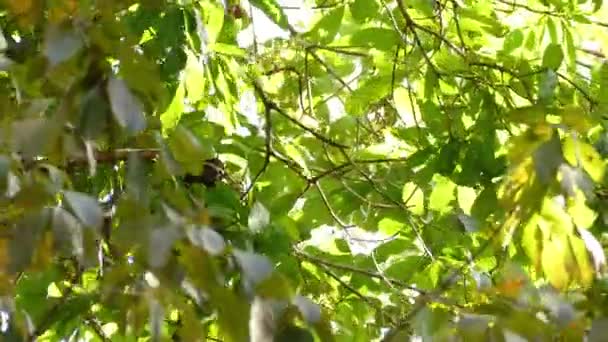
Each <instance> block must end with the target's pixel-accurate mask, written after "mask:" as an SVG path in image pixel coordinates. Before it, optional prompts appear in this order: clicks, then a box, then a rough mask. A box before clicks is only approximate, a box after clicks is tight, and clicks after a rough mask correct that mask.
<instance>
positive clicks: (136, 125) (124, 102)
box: [107, 77, 146, 134]
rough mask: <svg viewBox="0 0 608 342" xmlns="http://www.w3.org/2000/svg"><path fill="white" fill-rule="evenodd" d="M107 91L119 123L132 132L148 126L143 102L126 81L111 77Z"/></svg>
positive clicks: (137, 131)
mask: <svg viewBox="0 0 608 342" xmlns="http://www.w3.org/2000/svg"><path fill="white" fill-rule="evenodd" d="M107 91H108V96H109V98H110V106H111V108H112V112H113V113H114V118H115V119H116V122H118V124H119V125H121V126H122V127H123V128H125V129H126V130H127V132H129V133H132V134H134V133H139V132H140V131H142V130H143V129H145V128H146V118H145V116H144V112H143V107H142V104H141V102H140V101H139V99H138V98H137V97H135V95H133V94H132V93H131V90H129V87H128V86H127V84H126V83H125V81H123V80H122V79H119V78H116V77H111V78H110V79H109V80H108V86H107Z"/></svg>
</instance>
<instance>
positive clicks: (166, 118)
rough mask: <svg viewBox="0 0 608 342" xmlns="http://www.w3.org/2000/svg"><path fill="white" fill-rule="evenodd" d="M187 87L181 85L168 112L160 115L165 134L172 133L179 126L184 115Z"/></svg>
mask: <svg viewBox="0 0 608 342" xmlns="http://www.w3.org/2000/svg"><path fill="white" fill-rule="evenodd" d="M185 88H186V87H185V86H184V84H183V83H180V84H179V86H178V87H177V90H176V91H175V96H173V100H172V101H171V104H170V105H169V107H168V108H167V110H166V111H165V112H164V113H162V114H161V115H160V121H161V123H162V125H163V132H165V131H171V130H172V129H174V128H175V126H177V123H178V122H179V119H180V118H181V116H182V114H184V96H185V93H186V89H185Z"/></svg>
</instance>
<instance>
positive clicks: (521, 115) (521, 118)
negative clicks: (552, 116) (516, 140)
mask: <svg viewBox="0 0 608 342" xmlns="http://www.w3.org/2000/svg"><path fill="white" fill-rule="evenodd" d="M508 119H509V120H510V121H512V122H515V123H523V124H528V125H533V124H538V123H542V122H544V121H545V111H544V108H543V107H542V106H539V105H533V106H526V107H519V108H515V109H513V110H512V111H510V112H509V114H508Z"/></svg>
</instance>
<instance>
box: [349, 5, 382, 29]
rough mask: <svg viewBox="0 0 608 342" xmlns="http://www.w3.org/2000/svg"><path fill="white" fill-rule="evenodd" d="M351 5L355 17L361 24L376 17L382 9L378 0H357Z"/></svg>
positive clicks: (351, 11)
mask: <svg viewBox="0 0 608 342" xmlns="http://www.w3.org/2000/svg"><path fill="white" fill-rule="evenodd" d="M349 6H350V13H351V15H352V16H353V19H355V21H357V22H358V23H361V24H363V23H366V22H368V21H370V20H372V19H374V16H375V15H377V13H378V10H379V9H380V4H378V2H377V1H376V0H355V1H353V2H352V3H350V5H349Z"/></svg>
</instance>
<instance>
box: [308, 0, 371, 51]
mask: <svg viewBox="0 0 608 342" xmlns="http://www.w3.org/2000/svg"><path fill="white" fill-rule="evenodd" d="M370 2H373V1H370ZM343 16H344V6H338V7H336V8H335V9H333V10H331V11H330V12H329V13H327V14H325V15H323V17H322V18H321V20H319V21H318V22H317V23H316V24H315V26H314V27H313V28H312V29H311V30H310V31H309V32H308V33H307V34H309V35H311V36H312V37H314V38H315V39H316V40H318V41H319V42H320V43H329V42H331V41H333V39H334V37H335V36H336V34H337V33H338V30H339V29H340V25H341V24H342V17H343Z"/></svg>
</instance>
